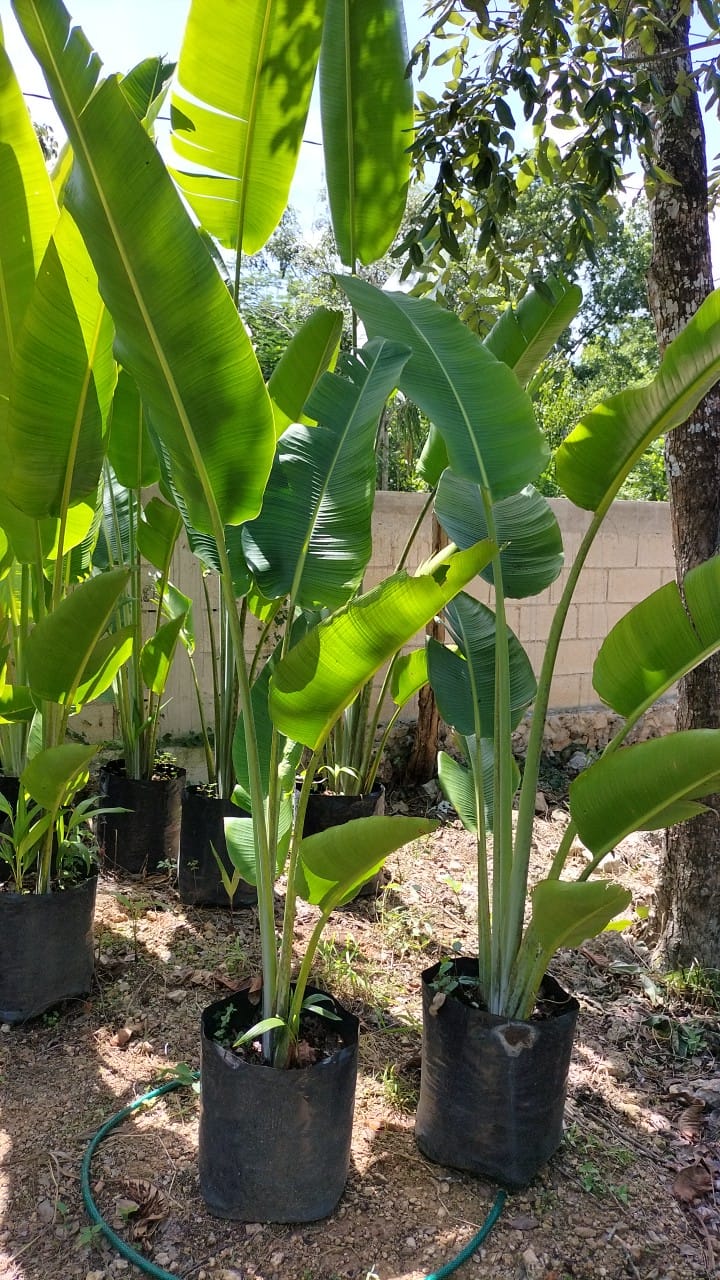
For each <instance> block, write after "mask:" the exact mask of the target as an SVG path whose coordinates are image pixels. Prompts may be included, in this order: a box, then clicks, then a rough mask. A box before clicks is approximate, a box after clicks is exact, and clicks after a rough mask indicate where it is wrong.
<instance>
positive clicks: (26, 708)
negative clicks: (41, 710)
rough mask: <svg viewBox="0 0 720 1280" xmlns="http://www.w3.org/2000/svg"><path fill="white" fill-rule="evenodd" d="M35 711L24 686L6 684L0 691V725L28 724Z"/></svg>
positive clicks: (28, 692)
mask: <svg viewBox="0 0 720 1280" xmlns="http://www.w3.org/2000/svg"><path fill="white" fill-rule="evenodd" d="M36 710H37V707H36V706H35V703H34V702H33V698H32V694H31V692H30V690H29V689H28V688H27V686H26V685H20V684H6V685H3V688H2V689H0V724H15V723H17V722H18V721H19V722H21V723H26V722H27V723H29V722H30V721H31V720H32V718H33V716H34V715H35V712H36Z"/></svg>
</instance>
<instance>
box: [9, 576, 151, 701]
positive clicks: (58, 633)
mask: <svg viewBox="0 0 720 1280" xmlns="http://www.w3.org/2000/svg"><path fill="white" fill-rule="evenodd" d="M127 581H128V571H127V570H126V569H111V570H109V571H108V572H107V573H101V574H99V575H98V576H97V577H96V578H88V580H87V582H82V583H81V584H80V586H78V587H76V588H75V590H74V591H72V592H71V593H70V595H68V596H66V597H65V599H64V600H62V601H61V602H60V604H59V605H58V607H57V608H56V609H54V610H53V612H52V613H49V614H47V615H46V616H45V617H44V618H43V620H42V621H41V622H39V623H38V625H37V626H36V627H35V628H34V630H33V631H31V632H30V635H29V636H28V639H27V643H26V646H25V662H26V667H27V676H28V684H29V685H30V688H31V689H32V691H33V694H34V695H35V697H36V698H46V699H47V700H48V701H49V702H59V703H62V704H63V705H65V706H69V705H71V704H72V703H73V701H74V699H75V693H76V690H77V688H78V685H79V684H80V682H81V680H82V678H83V675H84V673H85V671H86V669H87V668H88V666H90V669H91V670H94V669H95V667H94V662H93V654H94V653H95V648H96V645H97V644H98V642H99V641H100V640H101V637H102V635H103V632H104V630H105V628H106V626H107V624H108V622H109V621H110V618H111V616H112V613H113V609H114V608H115V605H116V603H117V601H118V599H119V597H120V595H121V593H122V591H123V590H124V588H125V586H126V585H127ZM123 641H124V637H118V642H119V643H122V642H123ZM110 680H112V675H111V676H110ZM109 683H110V681H108V684H109ZM98 692H100V690H99V689H97V690H96V693H98Z"/></svg>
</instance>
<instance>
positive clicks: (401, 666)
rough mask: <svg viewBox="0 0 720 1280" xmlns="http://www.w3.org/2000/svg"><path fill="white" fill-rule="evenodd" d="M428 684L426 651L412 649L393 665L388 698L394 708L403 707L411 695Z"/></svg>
mask: <svg viewBox="0 0 720 1280" xmlns="http://www.w3.org/2000/svg"><path fill="white" fill-rule="evenodd" d="M427 682H428V660H427V649H413V650H412V652H411V653H404V654H403V655H402V657H400V658H398V659H397V661H396V662H394V663H393V667H392V672H391V673H390V696H391V698H392V700H393V702H394V703H395V706H396V707H404V706H405V704H406V702H409V701H410V699H411V698H412V696H413V694H415V693H419V692H420V690H421V689H422V687H423V685H425V684H427Z"/></svg>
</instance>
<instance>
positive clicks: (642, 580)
mask: <svg viewBox="0 0 720 1280" xmlns="http://www.w3.org/2000/svg"><path fill="white" fill-rule="evenodd" d="M661 585H662V575H661V573H660V570H659V569H615V570H614V571H613V572H612V573H611V574H610V579H609V582H608V594H607V598H608V600H613V601H615V602H616V603H618V604H621V603H623V602H625V601H627V603H628V604H636V603H637V601H638V600H644V599H645V596H647V595H649V594H650V592H651V591H655V590H656V589H657V587H659V586H661Z"/></svg>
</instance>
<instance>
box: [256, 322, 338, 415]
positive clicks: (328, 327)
mask: <svg viewBox="0 0 720 1280" xmlns="http://www.w3.org/2000/svg"><path fill="white" fill-rule="evenodd" d="M342 326H343V317H342V312H340V311H330V310H329V309H328V308H327V307H318V308H317V309H316V310H315V311H313V313H312V315H310V316H308V318H307V320H306V321H305V323H304V324H303V325H301V327H300V328H299V329H298V331H297V333H296V334H295V335H294V337H293V338H292V339H291V340H290V342H289V343H288V345H287V347H286V348H285V350H284V352H283V354H282V356H281V357H280V359H279V360H278V363H277V364H276V366H275V368H274V369H273V372H272V375H271V377H270V381H269V382H268V392H269V393H270V399H271V401H272V407H273V414H274V415H275V434H276V435H277V436H278V437H279V436H281V435H282V433H283V431H284V430H285V429H286V427H289V426H290V423H291V422H304V423H305V425H306V426H309V425H310V424H311V422H312V421H313V419H311V418H308V417H306V416H304V414H303V410H304V408H305V401H306V400H307V399H308V397H309V395H310V393H311V392H312V390H313V388H314V386H315V384H316V382H317V381H318V378H320V376H321V375H322V374H323V373H325V372H326V371H327V370H332V369H334V367H335V361H336V360H337V355H338V351H339V350H340V337H341V335H342Z"/></svg>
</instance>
